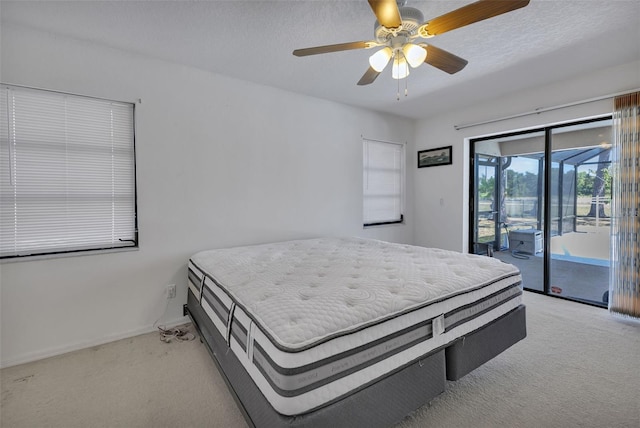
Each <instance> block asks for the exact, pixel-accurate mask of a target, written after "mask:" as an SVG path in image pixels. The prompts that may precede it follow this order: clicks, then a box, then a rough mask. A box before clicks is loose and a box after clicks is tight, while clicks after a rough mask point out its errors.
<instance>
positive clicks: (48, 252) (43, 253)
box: [0, 82, 140, 264]
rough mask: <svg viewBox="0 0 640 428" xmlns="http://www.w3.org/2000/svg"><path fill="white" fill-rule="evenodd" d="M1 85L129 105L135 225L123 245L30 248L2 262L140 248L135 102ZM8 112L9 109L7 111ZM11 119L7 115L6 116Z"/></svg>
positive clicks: (122, 240)
mask: <svg viewBox="0 0 640 428" xmlns="http://www.w3.org/2000/svg"><path fill="white" fill-rule="evenodd" d="M0 87H2V88H3V89H5V88H8V89H12V88H14V89H19V90H29V91H36V92H38V91H40V92H45V93H48V94H57V95H61V96H71V97H81V98H85V99H88V100H97V101H100V102H110V103H118V104H126V105H129V106H130V107H131V170H130V171H131V176H132V182H131V186H132V187H131V191H132V208H133V225H132V229H131V232H132V237H133V239H120V242H121V244H120V245H116V244H113V245H91V244H87V245H86V247H84V248H83V246H82V245H79V246H78V247H76V248H70V249H69V248H66V247H58V248H57V249H50V248H49V247H47V248H42V247H41V248H38V249H34V250H31V251H24V252H22V253H17V254H5V255H0V264H4V263H9V262H19V261H30V260H44V259H52V258H59V257H72V256H82V255H90V254H108V253H115V252H124V251H137V250H138V249H139V246H140V239H139V229H138V182H137V156H136V155H137V153H136V103H135V102H131V101H120V100H113V99H108V98H101V97H95V96H88V95H83V94H75V93H70V92H64V91H56V90H50V89H43V88H37V87H31V86H25V85H17V84H11V83H4V82H0ZM7 114H8V112H7ZM7 120H8V118H7Z"/></svg>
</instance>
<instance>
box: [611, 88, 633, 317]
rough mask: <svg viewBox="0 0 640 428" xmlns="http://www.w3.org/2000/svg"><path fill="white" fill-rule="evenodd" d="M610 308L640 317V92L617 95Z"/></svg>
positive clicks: (622, 313) (623, 314) (615, 312)
mask: <svg viewBox="0 0 640 428" xmlns="http://www.w3.org/2000/svg"><path fill="white" fill-rule="evenodd" d="M613 132H614V144H613V159H612V161H613V162H612V166H613V192H612V193H613V198H612V220H613V221H612V233H611V240H612V242H611V269H610V272H611V279H610V290H609V311H610V312H612V313H614V314H617V315H622V316H627V317H632V318H637V319H640V92H635V93H632V94H627V95H623V96H620V97H616V98H615V110H614V114H613Z"/></svg>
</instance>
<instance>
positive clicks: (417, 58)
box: [402, 43, 427, 68]
mask: <svg viewBox="0 0 640 428" xmlns="http://www.w3.org/2000/svg"><path fill="white" fill-rule="evenodd" d="M402 53H403V54H404V57H405V58H406V59H407V62H408V63H409V65H410V66H411V67H412V68H416V67H418V66H420V64H422V63H423V62H424V60H425V59H426V58H427V51H426V49H424V48H422V47H421V46H418V45H415V44H413V43H407V44H405V45H404V46H403V47H402Z"/></svg>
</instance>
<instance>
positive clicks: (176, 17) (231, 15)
mask: <svg viewBox="0 0 640 428" xmlns="http://www.w3.org/2000/svg"><path fill="white" fill-rule="evenodd" d="M471 2H472V0H470V1H458V0H447V1H444V0H432V1H412V0H409V1H408V2H407V6H411V7H415V8H418V9H420V10H421V11H422V12H423V13H424V16H425V18H426V19H427V20H428V19H430V18H434V17H437V16H439V15H441V14H443V13H446V12H449V11H451V10H454V9H456V8H458V7H461V6H464V5H465V4H469V3H471ZM0 14H1V18H2V23H14V24H20V25H26V26H29V27H34V28H38V29H42V30H45V31H50V32H54V33H59V34H63V35H67V36H70V37H75V38H80V39H87V40H91V41H94V42H97V43H101V44H104V45H108V46H111V47H115V48H119V49H124V50H128V51H133V52H137V53H141V54H144V55H149V56H153V57H156V58H160V59H164V60H168V61H172V62H178V63H181V64H186V65H190V66H193V67H197V68H201V69H205V70H209V71H212V72H215V73H219V74H223V75H228V76H233V77H236V78H239V79H242V80H247V81H251V82H256V83H260V84H265V85H269V86H274V87H278V88H283V89H286V90H289V91H293V92H298V93H302V94H308V95H311V96H315V97H320V98H326V99H329V100H334V101H338V102H343V103H346V104H351V105H356V106H361V107H365V108H369V109H373V110H378V111H383V112H388V113H392V114H396V115H400V116H406V117H412V118H421V117H427V116H429V115H431V114H433V113H435V112H437V111H439V110H442V109H451V108H456V107H458V106H462V105H465V104H468V103H474V102H478V101H481V100H483V99H487V98H494V97H496V96H499V95H502V94H504V93H507V92H510V91H515V90H519V89H525V88H529V87H533V86H536V85H541V84H545V83H550V82H553V81H557V80H559V79H565V78H569V77H571V76H573V75H578V74H580V73H583V72H584V71H585V70H596V69H600V68H605V67H608V66H612V65H617V64H623V63H627V62H630V61H634V60H638V59H640V1H639V0H576V1H572V0H531V3H530V4H529V5H528V6H527V7H525V8H522V9H519V10H516V11H514V12H510V13H507V14H505V15H501V16H498V17H495V18H492V19H489V20H486V21H483V22H479V23H475V24H472V25H470V26H467V27H464V28H460V29H458V30H454V31H451V32H449V33H446V34H443V35H441V36H436V37H435V38H432V39H429V43H430V44H433V45H435V46H437V47H440V48H442V49H446V50H447V51H450V52H452V53H454V54H456V55H458V56H461V57H463V58H465V59H467V60H468V61H469V65H467V67H466V68H465V69H463V70H462V71H461V72H459V73H458V74H455V75H449V74H446V73H444V72H442V71H440V70H438V69H435V68H433V67H430V66H428V65H422V66H421V67H420V68H418V69H415V70H412V72H411V75H410V76H409V78H408V79H406V83H407V85H408V97H406V98H405V97H402V98H401V100H400V101H396V91H397V83H398V82H397V81H396V80H393V79H391V76H390V74H391V73H390V70H385V72H383V74H381V75H380V76H379V77H378V79H377V80H376V81H375V82H374V83H373V84H371V85H368V86H364V87H363V86H357V85H356V82H357V81H358V80H359V79H360V77H361V76H362V74H363V73H364V72H365V71H366V69H367V67H368V62H367V60H368V57H369V56H370V55H371V54H372V53H373V51H372V50H359V51H346V52H337V53H330V54H325V55H317V56H311V57H303V58H298V57H294V56H293V55H292V54H291V52H292V51H293V50H294V49H296V48H304V47H311V46H317V45H326V44H334V43H342V42H351V41H360V40H371V39H373V27H374V21H375V18H374V15H373V13H372V12H371V9H370V8H369V5H368V4H367V2H366V1H364V0H358V1H308V0H307V1H302V0H298V1H294V0H290V1H242V0H236V1H199V2H194V1H186V0H183V1H151V0H147V1H15V2H14V1H6V0H2V3H1V7H0ZM400 83H401V85H402V87H401V90H402V91H404V84H405V81H401V82H400Z"/></svg>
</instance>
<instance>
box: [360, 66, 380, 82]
mask: <svg viewBox="0 0 640 428" xmlns="http://www.w3.org/2000/svg"><path fill="white" fill-rule="evenodd" d="M379 74H380V72H379V71H375V70H374V69H373V67H369V69H368V70H367V71H366V72H365V73H364V74H363V75H362V77H361V78H360V80H359V81H358V85H360V86H364V85H368V84H370V83H373V81H374V80H376V77H378V75H379Z"/></svg>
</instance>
